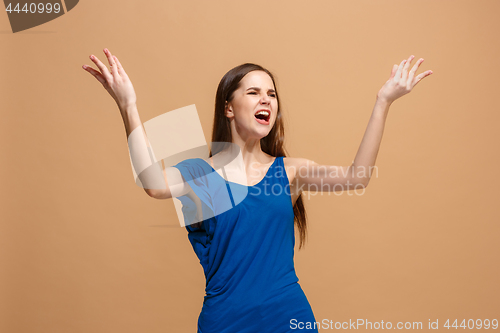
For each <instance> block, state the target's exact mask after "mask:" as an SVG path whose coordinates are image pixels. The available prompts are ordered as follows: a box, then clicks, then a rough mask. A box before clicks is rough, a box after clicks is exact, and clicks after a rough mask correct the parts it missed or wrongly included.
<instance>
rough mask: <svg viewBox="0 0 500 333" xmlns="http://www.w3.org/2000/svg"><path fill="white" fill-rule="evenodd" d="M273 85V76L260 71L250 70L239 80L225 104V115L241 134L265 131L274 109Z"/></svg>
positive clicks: (259, 134) (255, 134) (254, 135)
mask: <svg viewBox="0 0 500 333" xmlns="http://www.w3.org/2000/svg"><path fill="white" fill-rule="evenodd" d="M274 89H275V88H274V85H273V80H272V79H271V77H270V76H269V75H268V74H267V73H266V72H264V71H259V70H256V71H251V72H249V73H248V74H246V75H245V76H244V77H243V79H242V80H241V81H240V87H239V88H238V89H237V90H235V91H234V93H233V99H232V101H231V102H228V103H227V104H226V116H227V117H228V118H229V119H230V120H234V121H235V123H234V125H235V128H236V130H237V131H238V133H239V135H240V136H241V137H243V138H258V139H261V138H263V137H266V136H267V135H268V134H269V132H270V131H271V129H272V128H273V125H274V122H275V121H276V115H277V112H278V100H277V99H276V92H275V90H274ZM260 111H267V113H266V112H260Z"/></svg>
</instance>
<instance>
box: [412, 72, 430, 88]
mask: <svg viewBox="0 0 500 333" xmlns="http://www.w3.org/2000/svg"><path fill="white" fill-rule="evenodd" d="M432 73H433V72H432V71H425V72H423V73H421V74H419V75H417V77H416V78H415V83H414V84H413V87H415V86H416V85H417V83H419V82H420V81H422V79H423V78H424V77H427V76H429V75H431V74H432ZM413 87H412V89H413Z"/></svg>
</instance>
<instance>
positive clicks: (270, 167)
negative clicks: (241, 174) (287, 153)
mask: <svg viewBox="0 0 500 333" xmlns="http://www.w3.org/2000/svg"><path fill="white" fill-rule="evenodd" d="M278 158H279V156H277V157H275V158H274V161H273V163H271V165H270V166H269V168H267V171H266V174H265V175H264V178H262V179H261V180H260V181H259V182H258V183H257V184H255V185H251V186H247V185H243V184H240V183H235V182H232V181H229V180H226V179H224V177H222V176H221V175H219V173H218V172H217V171H215V169H214V168H213V167H212V165H211V163H208V165H209V166H210V168H211V169H212V171H213V172H215V173H216V174H217V175H218V176H219V177H220V178H222V179H223V180H224V181H225V182H227V183H231V184H236V185H240V186H243V187H247V188H252V187H257V186H258V185H260V183H262V182H263V181H264V179H266V178H267V176H268V174H269V171H271V169H272V168H273V166H274V164H275V163H276V161H277V160H278ZM210 159H211V157H210V158H209V160H210ZM204 161H205V160H204ZM205 162H207V161H205Z"/></svg>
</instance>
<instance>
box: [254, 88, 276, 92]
mask: <svg viewBox="0 0 500 333" xmlns="http://www.w3.org/2000/svg"><path fill="white" fill-rule="evenodd" d="M250 89H255V90H257V91H260V88H259V87H250V88H248V89H247V90H250ZM268 91H270V92H273V93H275V92H276V91H275V90H274V89H269V90H268Z"/></svg>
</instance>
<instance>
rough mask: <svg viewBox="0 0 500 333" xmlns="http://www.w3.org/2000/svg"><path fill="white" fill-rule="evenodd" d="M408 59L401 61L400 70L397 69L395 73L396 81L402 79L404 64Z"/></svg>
mask: <svg viewBox="0 0 500 333" xmlns="http://www.w3.org/2000/svg"><path fill="white" fill-rule="evenodd" d="M405 62H406V59H405V60H403V61H401V63H400V64H399V67H398V70H397V71H396V74H394V82H397V81H399V79H401V72H402V71H403V65H404V64H405Z"/></svg>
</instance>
